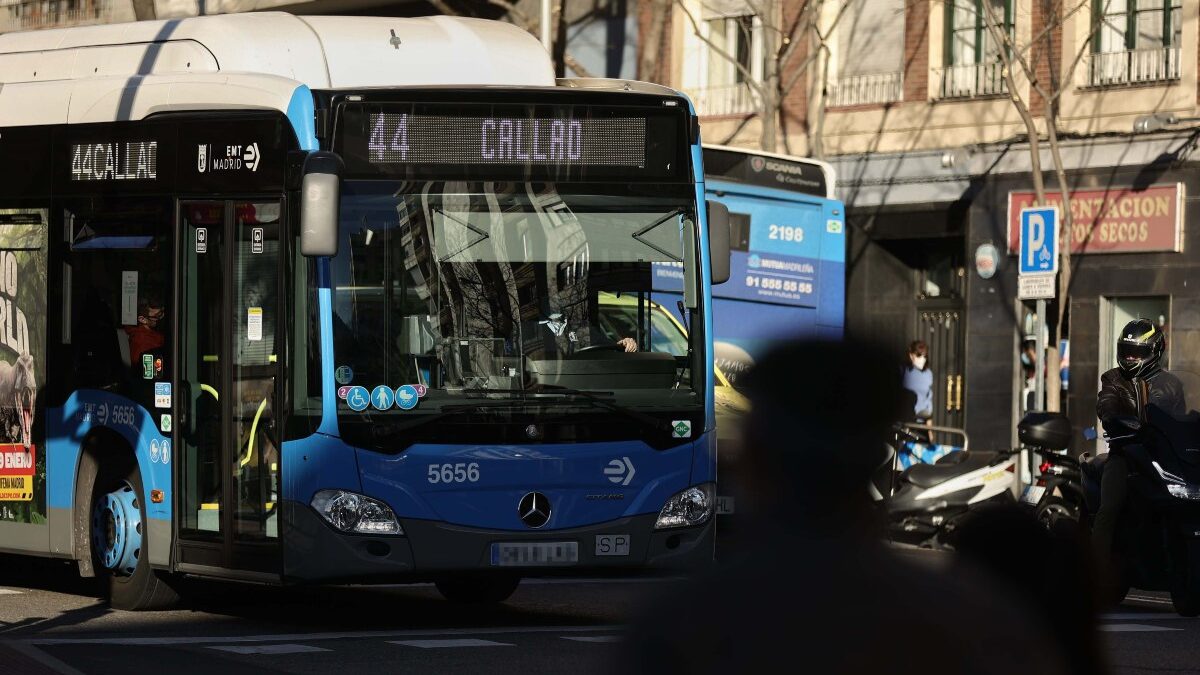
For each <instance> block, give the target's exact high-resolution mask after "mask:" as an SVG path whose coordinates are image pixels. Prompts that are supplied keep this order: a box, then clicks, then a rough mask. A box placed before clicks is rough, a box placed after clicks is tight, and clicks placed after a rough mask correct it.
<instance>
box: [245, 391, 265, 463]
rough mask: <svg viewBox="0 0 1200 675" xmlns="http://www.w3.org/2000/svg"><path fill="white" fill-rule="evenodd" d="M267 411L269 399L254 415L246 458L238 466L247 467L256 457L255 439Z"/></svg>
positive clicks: (261, 404)
mask: <svg viewBox="0 0 1200 675" xmlns="http://www.w3.org/2000/svg"><path fill="white" fill-rule="evenodd" d="M266 409H267V399H265V398H264V399H263V400H262V403H259V404H258V412H256V413H254V422H252V423H251V424H250V441H249V442H248V443H246V456H245V457H243V458H242V459H241V461H239V462H238V466H239V467H242V466H246V465H247V464H249V463H250V458H251V457H253V456H254V439H255V437H257V436H258V421H259V420H260V419H262V414H263V411H264V410H266Z"/></svg>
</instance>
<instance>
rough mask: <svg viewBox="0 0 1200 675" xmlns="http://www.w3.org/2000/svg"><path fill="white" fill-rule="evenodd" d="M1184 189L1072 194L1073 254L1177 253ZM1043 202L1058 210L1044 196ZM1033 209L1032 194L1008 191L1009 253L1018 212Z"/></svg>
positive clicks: (1057, 200)
mask: <svg viewBox="0 0 1200 675" xmlns="http://www.w3.org/2000/svg"><path fill="white" fill-rule="evenodd" d="M1183 196H1184V193H1183V185H1182V184H1180V183H1176V184H1174V185H1155V186H1152V187H1148V188H1145V189H1143V190H1135V189H1133V188H1113V189H1109V190H1079V191H1076V192H1072V193H1071V220H1072V224H1071V253H1072V254H1079V253H1146V252H1160V251H1179V250H1180V246H1181V242H1182V236H1181V233H1182V229H1183V227H1182V226H1183V204H1184V200H1183ZM1046 202H1047V204H1048V205H1050V206H1057V207H1059V209H1060V210H1061V209H1062V199H1061V197H1060V196H1059V195H1058V194H1057V193H1053V192H1048V193H1047V195H1046ZM1033 205H1034V193H1033V192H1032V191H1020V192H1016V191H1014V192H1009V193H1008V250H1009V253H1016V252H1017V251H1018V244H1019V241H1018V240H1019V239H1020V225H1021V210H1022V209H1025V208H1028V207H1031V206H1033Z"/></svg>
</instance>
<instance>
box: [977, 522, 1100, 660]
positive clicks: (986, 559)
mask: <svg viewBox="0 0 1200 675" xmlns="http://www.w3.org/2000/svg"><path fill="white" fill-rule="evenodd" d="M953 544H954V548H955V551H956V552H957V553H958V555H959V556H960V557H962V558H963V559H964V560H965V561H966V562H968V563H970V564H973V565H975V566H977V567H978V568H979V569H981V570H986V571H987V572H990V573H991V574H992V575H993V576H994V577H995V578H996V579H998V580H999V582H1000V583H1001V584H1002V586H1005V587H1006V589H1007V593H1008V594H1010V596H1011V597H1014V598H1021V599H1023V600H1024V601H1025V603H1026V604H1027V606H1029V607H1031V608H1033V609H1034V611H1036V612H1038V613H1039V614H1040V615H1041V618H1042V622H1043V625H1048V626H1050V630H1051V631H1052V633H1051V637H1052V638H1053V639H1054V640H1055V641H1056V642H1057V643H1058V645H1059V647H1060V649H1061V651H1062V652H1063V654H1064V655H1065V656H1066V658H1067V662H1068V666H1069V668H1070V672H1071V673H1074V674H1077V675H1092V674H1093V673H1104V672H1108V669H1107V667H1106V665H1105V663H1104V659H1103V657H1102V651H1101V643H1100V633H1099V629H1098V626H1099V620H1100V610H1101V609H1102V607H1101V604H1100V603H1101V602H1103V598H1104V596H1103V595H1102V594H1100V593H1099V592H1098V589H1099V588H1100V587H1101V584H1100V583H1099V579H1098V576H1097V570H1096V567H1095V566H1094V565H1093V562H1092V556H1091V555H1090V553H1091V551H1090V542H1089V539H1088V537H1087V536H1085V534H1084V530H1083V529H1082V528H1081V527H1080V526H1079V524H1078V523H1072V522H1068V521H1059V522H1058V523H1056V524H1055V527H1054V528H1053V529H1047V528H1046V527H1044V526H1043V525H1042V524H1041V523H1039V522H1038V521H1037V519H1036V518H1035V517H1034V515H1033V513H1032V512H1031V511H1029V510H1027V509H1022V508H1020V507H1018V506H1016V505H1014V504H1009V505H995V506H988V507H984V508H981V509H979V510H978V511H975V512H973V513H971V514H970V515H968V516H967V517H966V518H965V519H964V520H963V523H962V525H961V527H959V529H958V530H957V532H956V533H955V536H954V539H953Z"/></svg>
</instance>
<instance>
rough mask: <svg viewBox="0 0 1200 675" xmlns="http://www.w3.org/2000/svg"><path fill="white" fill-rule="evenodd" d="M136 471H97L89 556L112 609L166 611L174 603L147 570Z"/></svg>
mask: <svg viewBox="0 0 1200 675" xmlns="http://www.w3.org/2000/svg"><path fill="white" fill-rule="evenodd" d="M141 495H142V477H141V474H140V473H139V472H138V470H137V466H136V465H134V464H132V462H130V463H128V464H127V465H126V466H112V467H103V466H102V467H101V469H100V474H99V475H98V476H97V477H96V483H95V485H94V486H93V488H92V518H91V523H92V532H91V537H92V556H93V558H94V564H95V567H96V571H97V572H98V576H100V577H101V578H102V579H104V580H105V581H106V582H107V584H106V585H107V586H108V596H109V603H110V604H111V605H112V606H113V608H115V609H130V610H146V609H166V608H168V607H171V606H172V605H173V604H174V603H175V602H177V601H178V600H179V595H178V594H177V593H176V592H175V591H174V590H173V589H172V588H171V587H170V586H168V585H167V583H166V580H165V579H163V578H162V577H161V576H160V574H159V573H157V572H155V571H154V570H152V569H150V560H149V558H148V554H147V548H146V544H147V541H148V538H147V534H146V526H145V522H146V508H145V505H144V504H143V503H142V496H141Z"/></svg>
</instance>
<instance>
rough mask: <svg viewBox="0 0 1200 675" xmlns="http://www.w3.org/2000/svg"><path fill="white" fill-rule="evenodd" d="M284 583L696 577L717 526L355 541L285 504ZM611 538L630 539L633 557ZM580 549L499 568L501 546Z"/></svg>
mask: <svg viewBox="0 0 1200 675" xmlns="http://www.w3.org/2000/svg"><path fill="white" fill-rule="evenodd" d="M282 507H283V517H284V530H283V539H284V552H283V556H284V577H285V579H286V580H288V581H291V582H296V583H313V582H324V583H329V582H349V583H372V582H376V583H383V582H403V581H414V582H415V581H424V580H431V579H435V578H437V577H438V576H440V575H443V574H445V573H449V572H481V571H484V570H490V571H497V572H498V571H505V572H515V573H518V574H520V575H521V576H575V575H587V574H601V573H616V574H622V573H628V574H638V573H647V572H650V573H653V572H675V573H689V572H697V571H701V570H703V569H705V568H706V567H707V566H709V565H711V564H712V561H713V545H714V538H715V531H714V520H715V517H714V518H709V519H708V521H707V522H705V523H704V524H703V525H700V526H697V527H689V528H678V529H670V530H657V531H656V530H655V529H654V523H655V521H656V520H657V515H655V514H645V515H639V516H631V517H628V518H620V519H617V520H612V521H608V522H605V523H599V524H595V525H588V526H584V527H577V528H570V529H561V530H549V531H532V530H531V531H528V532H521V531H506V530H488V529H480V528H471V527H465V526H461V525H452V524H449V523H444V522H438V521H430V520H405V519H403V518H402V519H401V521H400V522H401V525H402V527H403V528H404V533H405V534H404V536H386V537H385V536H370V535H349V534H343V533H341V532H338V531H336V530H334V529H333V528H332V527H330V526H329V525H328V524H327V523H326V522H325V521H324V520H322V519H321V518H320V517H319V516H318V515H317V514H316V512H314V511H313V510H312V509H311V508H310V507H308V506H307V505H303V504H298V503H295V502H285V503H284V504H283V505H282ZM612 535H618V536H623V537H626V538H627V542H621V543H627V551H626V549H625V547H623V546H615V547H614V537H613V536H612ZM526 542H528V543H568V542H574V544H575V548H576V550H577V552H578V560H577V561H575V562H573V563H569V564H552V565H528V566H513V567H508V566H498V565H496V564H493V545H494V544H501V545H503V544H514V543H526ZM605 553H607V555H606V554H605Z"/></svg>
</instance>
